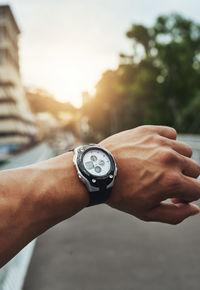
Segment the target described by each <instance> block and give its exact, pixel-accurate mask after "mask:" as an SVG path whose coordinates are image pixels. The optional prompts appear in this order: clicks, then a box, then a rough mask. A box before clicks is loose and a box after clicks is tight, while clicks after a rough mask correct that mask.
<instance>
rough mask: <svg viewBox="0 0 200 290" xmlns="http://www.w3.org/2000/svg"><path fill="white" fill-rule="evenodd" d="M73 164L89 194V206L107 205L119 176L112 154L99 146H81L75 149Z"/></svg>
mask: <svg viewBox="0 0 200 290" xmlns="http://www.w3.org/2000/svg"><path fill="white" fill-rule="evenodd" d="M73 162H74V164H75V167H76V170H77V174H78V177H79V178H80V180H81V181H82V182H83V183H84V184H85V185H86V187H87V190H88V192H89V197H90V201H89V204H88V206H92V205H96V204H100V203H105V202H106V201H107V200H108V198H109V196H110V194H111V190H112V187H113V185H114V181H115V177H116V175H117V166H116V163H115V160H114V158H113V156H112V154H111V153H110V152H109V151H108V150H106V149H105V148H103V147H101V146H99V145H97V144H89V145H84V146H79V147H77V148H75V149H74V158H73Z"/></svg>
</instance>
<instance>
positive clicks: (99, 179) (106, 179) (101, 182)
mask: <svg viewBox="0 0 200 290" xmlns="http://www.w3.org/2000/svg"><path fill="white" fill-rule="evenodd" d="M95 149H96V150H101V151H102V152H104V153H105V154H106V155H107V156H108V158H109V160H110V170H109V171H108V173H107V174H105V175H101V176H97V175H93V174H92V173H90V172H88V171H87V169H86V168H85V166H84V164H83V158H84V156H85V154H86V153H87V152H88V151H90V150H95ZM76 153H77V156H76V164H77V167H78V170H79V171H80V173H81V174H82V177H83V178H85V179H87V181H88V182H89V183H90V184H91V185H92V186H93V187H96V188H100V187H107V186H108V185H109V184H111V183H113V181H114V178H115V176H116V173H117V166H116V163H115V160H114V158H113V156H112V154H111V153H110V152H109V151H107V150H106V149H105V148H103V147H101V146H99V145H96V144H90V145H85V146H80V147H78V148H76ZM94 180H95V182H94Z"/></svg>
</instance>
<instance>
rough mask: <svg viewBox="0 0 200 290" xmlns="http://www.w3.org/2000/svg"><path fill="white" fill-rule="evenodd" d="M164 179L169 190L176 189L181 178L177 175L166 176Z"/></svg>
mask: <svg viewBox="0 0 200 290" xmlns="http://www.w3.org/2000/svg"><path fill="white" fill-rule="evenodd" d="M166 179H167V180H166V184H167V186H168V187H169V188H172V189H178V188H179V187H180V184H181V178H180V175H179V174H178V173H171V174H168V175H167V177H166Z"/></svg>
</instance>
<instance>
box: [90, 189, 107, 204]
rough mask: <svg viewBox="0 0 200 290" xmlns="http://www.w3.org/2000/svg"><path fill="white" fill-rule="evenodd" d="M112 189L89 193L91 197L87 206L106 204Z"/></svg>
mask: <svg viewBox="0 0 200 290" xmlns="http://www.w3.org/2000/svg"><path fill="white" fill-rule="evenodd" d="M111 190H112V188H101V189H100V190H99V191H93V192H88V193H89V196H90V202H89V204H88V205H87V206H88V207H89V206H93V205H97V204H101V203H105V202H106V201H107V200H108V198H109V196H110V193H111Z"/></svg>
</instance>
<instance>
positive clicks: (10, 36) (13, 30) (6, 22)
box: [0, 5, 37, 150]
mask: <svg viewBox="0 0 200 290" xmlns="http://www.w3.org/2000/svg"><path fill="white" fill-rule="evenodd" d="M19 34H20V30H19V27H18V25H17V23H16V20H15V18H14V16H13V13H12V11H11V9H10V7H9V6H8V5H0V149H1V148H3V147H4V148H5V147H7V148H8V149H9V150H12V149H18V148H20V147H23V146H25V145H27V144H29V143H31V142H32V141H34V139H35V137H36V133H37V130H36V125H35V120H34V116H33V114H32V113H31V112H30V110H29V107H28V103H27V100H26V98H25V95H24V90H23V87H22V84H21V79H20V69H19V56H18V36H19Z"/></svg>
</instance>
